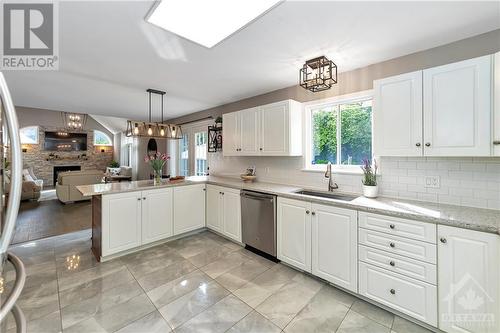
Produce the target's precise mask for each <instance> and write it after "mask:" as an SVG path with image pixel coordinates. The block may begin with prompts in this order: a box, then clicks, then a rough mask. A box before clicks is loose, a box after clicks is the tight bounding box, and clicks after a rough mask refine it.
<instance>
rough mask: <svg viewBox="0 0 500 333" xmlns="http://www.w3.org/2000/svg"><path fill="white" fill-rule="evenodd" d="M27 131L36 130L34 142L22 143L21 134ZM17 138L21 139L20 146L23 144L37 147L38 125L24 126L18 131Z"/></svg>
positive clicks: (38, 141)
mask: <svg viewBox="0 0 500 333" xmlns="http://www.w3.org/2000/svg"><path fill="white" fill-rule="evenodd" d="M28 129H34V130H36V140H35V142H22V136H21V132H22V131H23V130H28ZM19 136H20V137H21V144H23V145H38V144H40V128H39V126H38V125H32V126H24V127H22V128H20V129H19Z"/></svg>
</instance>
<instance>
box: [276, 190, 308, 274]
mask: <svg viewBox="0 0 500 333" xmlns="http://www.w3.org/2000/svg"><path fill="white" fill-rule="evenodd" d="M277 215H278V227H277V228H278V237H277V238H278V239H277V243H278V244H277V245H278V259H280V260H281V261H283V262H286V263H287V264H289V265H292V266H294V267H297V268H298V269H301V270H303V271H306V272H309V273H310V272H311V203H310V202H306V201H299V200H291V199H285V198H281V197H278V212H277Z"/></svg>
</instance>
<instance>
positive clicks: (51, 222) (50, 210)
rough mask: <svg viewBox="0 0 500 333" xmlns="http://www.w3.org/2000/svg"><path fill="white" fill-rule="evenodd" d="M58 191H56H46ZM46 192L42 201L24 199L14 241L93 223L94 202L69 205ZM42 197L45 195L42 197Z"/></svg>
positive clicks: (85, 227) (61, 231) (86, 227)
mask: <svg viewBox="0 0 500 333" xmlns="http://www.w3.org/2000/svg"><path fill="white" fill-rule="evenodd" d="M44 192H55V190H51V191H44ZM51 194H52V193H50V194H49V195H46V197H47V199H52V200H43V201H23V202H21V206H20V207H19V216H18V218H17V224H16V230H15V233H14V238H13V243H14V244H15V243H21V242H26V241H31V240H35V239H40V238H45V237H50V236H56V235H62V234H66V233H70V232H74V231H79V230H83V229H88V228H90V227H91V226H92V218H91V209H92V208H91V203H90V201H80V202H75V203H68V204H66V205H64V204H62V203H61V202H59V200H57V198H56V199H54V198H53V197H55V194H54V195H51ZM42 199H43V198H42Z"/></svg>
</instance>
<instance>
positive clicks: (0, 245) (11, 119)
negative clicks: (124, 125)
mask: <svg viewBox="0 0 500 333" xmlns="http://www.w3.org/2000/svg"><path fill="white" fill-rule="evenodd" d="M0 99H1V101H2V103H3V105H4V108H5V111H4V114H5V124H6V125H7V129H8V133H9V135H10V149H11V151H10V152H11V159H12V160H11V177H10V186H11V188H10V195H9V200H8V203H7V208H6V210H5V219H4V224H3V230H2V237H1V238H0V262H3V260H4V259H5V255H6V253H7V249H8V247H9V245H10V242H11V241H12V235H13V233H14V229H15V226H16V220H17V213H18V211H19V202H20V201H21V189H22V170H23V161H22V153H21V139H20V138H19V123H18V121H17V115H16V109H15V108H14V103H13V102H12V97H11V95H10V92H9V89H8V88H7V82H5V78H4V76H3V74H2V73H1V72H0ZM4 144H5V143H4ZM9 311H10V309H9ZM0 320H1V318H0Z"/></svg>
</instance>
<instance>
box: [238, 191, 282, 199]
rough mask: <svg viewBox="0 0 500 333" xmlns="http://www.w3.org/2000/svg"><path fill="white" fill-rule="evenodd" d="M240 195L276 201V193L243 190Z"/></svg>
mask: <svg viewBox="0 0 500 333" xmlns="http://www.w3.org/2000/svg"><path fill="white" fill-rule="evenodd" d="M240 196H242V197H245V198H248V199H254V200H263V201H264V200H270V201H274V195H269V194H261V193H255V192H241V193H240Z"/></svg>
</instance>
